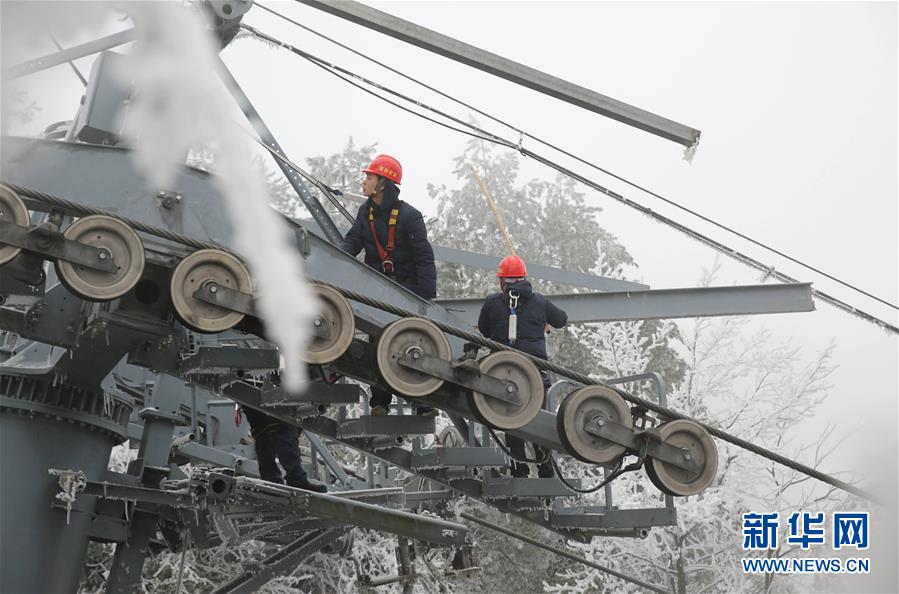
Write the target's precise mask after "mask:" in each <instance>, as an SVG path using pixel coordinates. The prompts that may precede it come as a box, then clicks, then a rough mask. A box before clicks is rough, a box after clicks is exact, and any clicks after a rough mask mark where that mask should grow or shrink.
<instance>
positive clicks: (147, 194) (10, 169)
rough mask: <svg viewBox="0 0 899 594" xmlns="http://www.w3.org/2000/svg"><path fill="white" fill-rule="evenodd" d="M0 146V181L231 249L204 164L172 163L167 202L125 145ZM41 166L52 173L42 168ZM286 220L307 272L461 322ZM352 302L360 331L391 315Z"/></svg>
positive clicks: (24, 142) (457, 347)
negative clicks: (174, 200) (171, 201)
mask: <svg viewBox="0 0 899 594" xmlns="http://www.w3.org/2000/svg"><path fill="white" fill-rule="evenodd" d="M0 149H2V150H0V171H2V172H3V173H2V177H3V180H4V181H7V182H9V183H13V184H16V185H20V186H23V187H27V188H30V189H33V190H37V191H40V192H45V193H48V194H53V195H55V196H59V197H61V198H66V199H68V200H71V201H74V202H79V203H83V204H86V205H88V206H92V207H94V208H98V209H104V210H109V211H113V212H115V213H116V214H119V215H121V216H124V217H128V218H132V219H136V220H140V221H142V222H144V223H146V224H149V225H155V226H157V227H162V228H164V229H169V230H171V231H174V232H177V233H183V234H184V235H187V236H190V237H193V238H195V239H199V240H204V241H213V242H216V243H219V244H221V245H223V246H225V247H228V248H230V249H235V245H234V237H233V227H232V224H231V222H230V221H229V220H228V218H227V215H226V212H225V210H226V209H225V208H224V198H223V197H222V195H221V193H220V192H219V191H218V190H217V189H216V188H215V187H214V186H213V184H212V183H211V181H212V180H211V177H212V176H210V175H209V174H208V173H206V172H203V171H200V170H198V169H194V168H191V167H183V168H180V169H179V170H178V173H177V174H176V176H175V178H174V181H173V182H172V183H171V186H170V187H169V188H166V189H167V190H169V191H172V192H176V193H178V194H180V195H181V196H182V200H181V202H180V203H178V204H177V205H176V206H174V207H172V208H167V207H166V206H164V205H163V204H162V203H161V202H160V200H159V199H158V198H157V190H158V188H151V187H149V182H148V181H147V180H146V179H145V178H144V177H143V175H142V174H140V173H139V172H138V171H137V170H136V167H135V165H134V163H133V160H132V159H131V154H130V151H128V150H126V149H122V148H117V147H105V146H98V145H87V144H77V143H66V142H59V141H46V140H39V139H26V138H16V137H10V136H4V137H2V138H0ZM47 171H53V172H54V174H53V175H47V174H46V172H47ZM99 172H103V174H102V175H100V174H99ZM26 203H28V204H29V206H30V207H34V206H36V204H35V203H34V201H30V200H28V199H26ZM288 224H289V225H290V226H291V227H292V228H293V230H294V232H296V233H297V234H298V236H299V235H302V236H303V237H304V242H303V245H302V247H303V248H304V249H305V251H306V252H307V253H308V256H307V257H306V258H305V262H304V265H305V270H306V274H307V275H308V276H309V277H311V278H315V279H318V280H321V281H323V282H327V283H330V284H333V285H335V286H338V287H342V288H345V289H349V290H352V291H356V292H359V293H364V294H365V295H367V296H368V297H370V298H372V299H377V300H380V301H385V302H387V303H391V304H393V305H395V306H397V307H400V308H403V309H405V310H407V311H411V312H414V313H416V314H418V315H421V316H423V317H427V318H430V319H433V320H436V321H440V322H445V323H447V324H450V325H453V326H457V327H463V326H465V323H464V322H463V320H461V319H460V318H458V317H457V316H455V315H454V314H452V313H451V312H449V311H447V309H446V308H444V307H442V306H441V305H439V304H435V303H431V302H428V301H426V300H424V299H422V298H420V297H418V296H417V295H415V294H414V293H412V292H411V291H409V290H407V289H406V288H404V287H402V286H400V285H399V284H398V283H395V282H393V281H392V280H390V279H388V278H387V277H385V276H384V275H383V274H380V273H378V272H376V271H375V270H372V269H371V268H369V267H368V266H366V265H365V264H364V263H362V262H360V261H359V260H356V259H355V258H352V257H350V256H349V255H347V254H345V253H344V252H342V251H340V249H338V248H337V247H336V246H334V245H332V244H331V243H329V242H328V241H326V240H324V239H322V238H320V237H317V236H315V235H314V234H312V233H305V232H304V230H303V228H302V227H301V226H300V225H298V224H297V223H293V222H288ZM150 244H151V242H150V241H149V238H148V241H145V246H146V247H148V248H149V246H150ZM152 244H153V245H154V246H155V249H169V248H170V249H171V250H172V251H173V252H174V253H178V254H183V253H185V252H187V251H189V250H186V249H185V248H184V247H183V246H181V245H179V244H172V243H171V242H167V241H166V240H161V239H160V240H155V239H154V241H153V242H152ZM355 305H356V307H354V313H355V314H356V320H357V326H358V327H359V328H360V329H361V330H363V331H366V332H378V331H379V330H380V329H381V328H383V326H384V325H386V324H388V323H389V322H391V321H393V320H395V319H396V316H394V315H392V314H388V313H385V312H383V311H381V310H378V309H375V308H372V307H369V306H365V305H361V304H355ZM449 340H450V344H451V345H452V347H453V350H454V352H456V353H457V355H461V354H462V341H461V340H460V339H457V338H455V337H453V336H450V337H449Z"/></svg>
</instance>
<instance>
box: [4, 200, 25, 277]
mask: <svg viewBox="0 0 899 594" xmlns="http://www.w3.org/2000/svg"><path fill="white" fill-rule="evenodd" d="M0 221H3V222H4V223H12V224H14V225H19V226H20V227H27V226H28V223H30V222H31V219H30V218H29V217H28V209H27V208H25V203H24V202H22V199H21V198H19V195H18V194H16V193H15V192H13V191H12V190H10V189H9V188H7V187H6V186H0ZM21 251H22V248H20V247H16V246H14V245H5V244H3V243H0V266H2V265H4V264H6V263H7V262H9V261H10V260H12V259H13V258H15V257H16V256H18V255H19V252H21Z"/></svg>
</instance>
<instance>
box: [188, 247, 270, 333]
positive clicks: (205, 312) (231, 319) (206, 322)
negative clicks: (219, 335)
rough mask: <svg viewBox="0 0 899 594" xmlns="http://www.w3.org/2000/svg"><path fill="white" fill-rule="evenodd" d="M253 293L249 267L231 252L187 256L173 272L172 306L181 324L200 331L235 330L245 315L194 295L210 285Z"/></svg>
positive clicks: (207, 251) (212, 252) (210, 252)
mask: <svg viewBox="0 0 899 594" xmlns="http://www.w3.org/2000/svg"><path fill="white" fill-rule="evenodd" d="M210 282H215V283H217V284H219V285H221V286H223V287H227V288H229V289H234V290H236V291H240V292H241V293H247V294H249V295H252V294H253V277H252V276H250V271H249V270H247V268H246V266H244V265H243V263H242V262H241V261H240V260H238V259H237V257H236V256H232V255H231V254H229V253H228V252H224V251H222V250H215V249H206V250H198V251H196V252H194V253H192V254H191V255H189V256H187V257H186V258H184V259H183V260H181V262H180V263H179V264H178V266H176V267H175V271H174V272H173V273H172V282H171V290H172V305H174V306H175V313H176V314H178V318H179V319H180V320H181V322H182V323H183V324H184V325H185V326H187V327H188V328H190V329H191V330H194V331H196V332H201V333H204V334H213V333H215V332H223V331H225V330H227V329H228V328H231V327H233V326H234V325H236V324H237V323H238V322H240V321H241V320H242V319H243V318H244V314H243V313H241V312H239V311H234V310H231V309H227V308H225V307H221V306H218V305H214V304H212V303H206V302H205V301H201V300H199V299H197V298H196V297H194V293H195V292H196V291H197V289H199V288H200V287H202V286H203V285H205V284H206V283H210Z"/></svg>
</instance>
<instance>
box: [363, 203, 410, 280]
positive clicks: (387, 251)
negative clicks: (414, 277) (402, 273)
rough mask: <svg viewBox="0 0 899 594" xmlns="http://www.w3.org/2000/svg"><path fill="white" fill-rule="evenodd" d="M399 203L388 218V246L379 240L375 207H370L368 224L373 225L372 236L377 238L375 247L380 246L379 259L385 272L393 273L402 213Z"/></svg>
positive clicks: (391, 210)
mask: <svg viewBox="0 0 899 594" xmlns="http://www.w3.org/2000/svg"><path fill="white" fill-rule="evenodd" d="M401 205H402V202H400V203H398V204H397V205H396V207H395V208H392V209H390V218H389V219H388V220H387V247H386V248H385V247H384V246H382V245H381V242H380V240H378V232H377V231H376V230H375V209H374V207H372V206H369V207H368V224H369V225H370V226H371V236H372V238H374V240H375V247H376V248H378V259H379V260H381V270H383V271H384V274H387V275H393V274H394V268H393V248H394V247H396V219H397V217H399V215H400V206H401Z"/></svg>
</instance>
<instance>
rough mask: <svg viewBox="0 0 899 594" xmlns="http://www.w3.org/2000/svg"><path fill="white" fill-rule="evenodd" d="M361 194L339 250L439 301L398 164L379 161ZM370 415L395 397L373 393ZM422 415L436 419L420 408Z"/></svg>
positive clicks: (424, 233) (420, 225)
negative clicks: (361, 255)
mask: <svg viewBox="0 0 899 594" xmlns="http://www.w3.org/2000/svg"><path fill="white" fill-rule="evenodd" d="M362 172H363V173H364V174H365V179H364V180H363V181H362V193H363V194H365V196H366V197H367V198H368V200H367V201H366V202H365V203H364V204H363V205H362V206H360V207H359V212H358V213H357V214H356V220H355V221H354V222H353V226H352V227H351V228H350V230H349V231H348V232H347V234H346V237H345V238H344V240H343V241H341V242H340V249H342V250H343V251H345V252H347V253H348V254H350V255H352V256H356V255H357V254H358V253H359V252H360V251H362V250H363V249H365V263H366V264H368V265H369V266H371V267H372V268H374V269H375V270H377V271H379V272H381V273H383V274H384V275H385V276H387V277H388V278H390V279H393V280H394V281H396V282H397V283H399V284H401V285H402V286H404V287H406V288H407V289H409V290H410V291H412V292H413V293H415V294H416V295H418V296H419V297H421V298H423V299H434V298H435V297H436V296H437V266H436V264H435V263H434V248H433V247H431V242H429V241H428V230H427V228H426V227H425V222H424V218H423V217H422V215H421V212H419V211H418V209H416V208H415V207H413V206H412V205H410V204H408V203H406V202H403V201H402V200H400V198H399V196H400V188H399V184H400V182H401V181H402V179H403V168H402V166H401V165H400V162H399V161H397V160H396V159H394V158H393V157H391V156H389V155H378V156H377V157H375V158H374V160H372V162H371V164H370V165H369V166H368V167H366V168H365V169H363V170H362ZM371 393H372V397H371V400H370V401H369V404H370V405H371V407H372V415H375V416H383V415H386V414H387V413H388V409H389V406H390V401H391V399H392V395H391V394H390V392H388V391H387V390H384V389H381V388H375V387H372V389H371ZM418 412H419V414H428V415H432V414H434V411H433V409H431V408H430V407H425V406H421V405H420V406H419V407H418Z"/></svg>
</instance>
